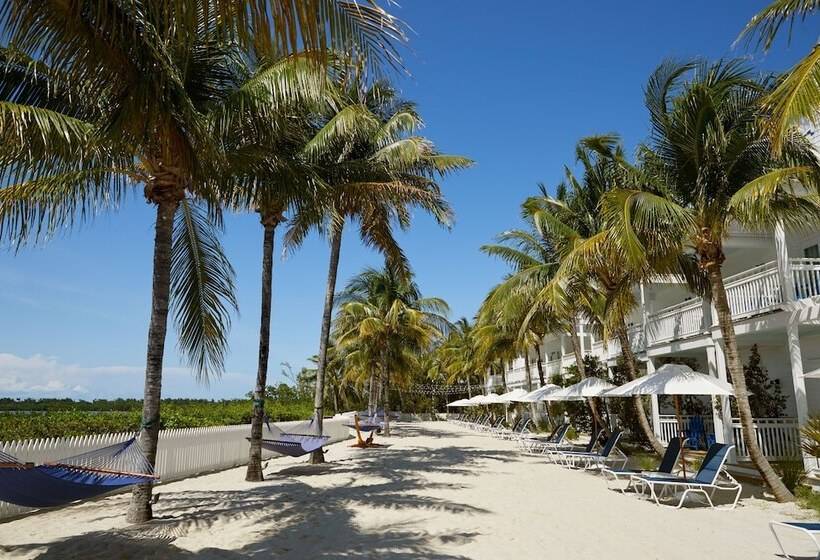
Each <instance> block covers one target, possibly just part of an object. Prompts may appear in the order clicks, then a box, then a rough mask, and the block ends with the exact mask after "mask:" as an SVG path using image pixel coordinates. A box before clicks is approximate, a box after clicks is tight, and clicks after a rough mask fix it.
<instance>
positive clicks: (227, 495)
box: [0, 424, 510, 560]
mask: <svg viewBox="0 0 820 560" xmlns="http://www.w3.org/2000/svg"><path fill="white" fill-rule="evenodd" d="M397 432H398V433H397V435H399V434H400V435H401V436H403V437H420V436H424V437H440V436H441V434H439V433H437V431H436V430H430V429H428V428H425V427H423V426H418V425H406V424H405V425H401V427H400V429H399V430H398V431H397ZM406 443H412V442H411V441H407V442H406ZM508 460H510V456H509V454H508V453H504V452H501V451H492V450H490V451H488V450H482V449H476V448H471V447H466V446H464V447H461V446H458V447H445V448H440V449H430V448H422V447H419V448H410V449H407V448H404V449H397V448H396V447H392V448H391V447H385V448H377V449H368V450H361V451H360V452H357V453H356V454H355V455H354V456H353V457H351V458H348V459H344V460H340V461H338V462H334V463H328V464H325V465H306V464H305V465H296V466H290V467H287V468H283V469H281V470H279V471H274V472H272V473H270V474H268V475H267V482H266V483H264V484H263V485H260V486H255V487H253V488H249V489H247V490H241V491H239V490H238V491H225V490H214V491H189V492H162V493H161V494H162V495H161V499H160V501H159V503H158V504H157V505H156V506H155V515H156V519H155V520H154V521H153V522H151V523H150V524H147V525H144V526H135V527H128V528H126V529H122V530H115V531H103V532H91V533H86V534H83V535H78V536H74V537H70V538H67V539H64V540H61V541H57V542H54V543H48V544H45V543H43V544H32V545H24V546H16V547H6V548H3V547H0V552H2V553H3V554H6V555H8V557H10V558H14V557H15V556H16V555H18V554H19V555H23V554H26V555H31V553H32V552H34V553H35V554H36V553H37V552H39V556H36V557H37V558H41V559H55V560H56V559H60V560H65V559H71V558H82V559H84V560H96V559H102V558H112V557H117V558H150V559H151V560H165V559H185V558H193V557H196V558H204V559H238V558H271V557H276V558H285V559H300V560H301V559H308V558H322V559H336V558H338V559H342V558H346V559H351V558H353V559H355V558H375V557H386V558H391V559H395V560H405V559H406V560H409V559H411V558H412V559H416V558H426V559H430V560H454V559H460V558H463V556H459V555H452V554H446V553H443V552H441V548H442V546H444V545H448V546H453V545H461V544H466V543H469V542H471V541H472V540H473V539H474V538H475V537H476V536H478V535H477V533H469V532H463V533H458V532H455V533H453V532H452V531H451V532H446V533H442V534H432V533H429V532H427V531H424V530H423V529H421V528H418V527H415V526H414V524H413V523H412V522H402V523H390V522H386V523H384V524H381V525H379V526H378V527H367V528H366V527H362V526H360V525H359V524H357V523H356V518H355V517H356V512H357V511H362V510H366V509H370V508H379V509H384V510H412V511H414V512H415V513H417V514H420V515H422V516H423V515H424V513H425V512H428V513H431V512H448V513H452V514H459V515H482V514H486V513H489V511H487V510H484V509H481V508H477V507H473V506H470V505H468V504H463V503H458V502H454V501H451V500H447V499H444V498H441V497H437V496H436V495H435V494H436V490H437V489H443V488H446V489H455V488H459V487H464V486H465V485H467V484H468V483H469V482H468V481H469V477H472V476H475V475H476V474H477V473H478V472H480V471H481V470H482V469H486V468H488V463H489V462H492V461H508ZM431 472H435V473H439V474H441V473H444V474H449V475H454V476H455V477H458V479H457V482H456V481H454V482H453V483H447V484H444V483H438V482H432V481H431V480H430V479H429V474H430V473H431ZM331 474H332V475H333V476H334V477H335V480H334V482H333V483H332V485H331V483H329V482H327V481H324V480H323V478H324V477H325V476H326V475H331ZM309 482H310V484H309ZM312 484H315V486H313V485H312ZM122 513H123V512H122V511H120V510H113V509H110V508H108V510H107V511H101V514H102V515H100V516H99V517H98V518H97V521H99V520H104V519H106V518H115V517H118V516H121V515H122ZM390 517H391V518H392V516H390ZM226 524H227V527H228V528H229V529H228V530H229V531H230V532H231V536H230V537H228V536H226V539H230V538H233V539H239V538H240V535H241V538H243V539H244V540H242V541H241V542H231V541H229V540H228V541H226V542H225V548H224V549H223V548H206V549H200V550H197V551H196V552H195V553H194V552H190V551H188V550H183V549H181V548H179V547H178V546H176V545H175V544H174V541H175V540H177V539H186V538H190V539H195V538H196V533H197V532H202V531H211V530H214V531H219V530H225V529H223V528H225V527H226ZM454 524H457V523H454ZM234 529H236V530H234ZM185 544H186V546H187V547H188V548H194V547H195V544H194V545H193V546H192V543H191V541H188V542H186V543H185ZM4 557H5V556H4Z"/></svg>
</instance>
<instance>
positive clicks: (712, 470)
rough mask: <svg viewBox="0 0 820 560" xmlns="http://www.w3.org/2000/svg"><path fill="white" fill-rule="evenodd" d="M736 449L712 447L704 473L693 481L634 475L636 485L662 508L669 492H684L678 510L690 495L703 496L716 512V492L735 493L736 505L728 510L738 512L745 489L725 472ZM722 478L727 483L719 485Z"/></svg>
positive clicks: (702, 471) (696, 476) (707, 454)
mask: <svg viewBox="0 0 820 560" xmlns="http://www.w3.org/2000/svg"><path fill="white" fill-rule="evenodd" d="M733 447H734V445H728V444H725V443H715V444H713V445H712V446H711V447H709V450H708V451H707V452H706V457H704V459H703V463H701V465H700V469H698V472H697V474H695V476H694V477H692V478H683V477H676V476H667V475H660V474H659V475H646V474H640V475H632V479H631V480H632V483H633V484H634V485H635V486H636V487H638V486H640V487H641V490H642V491H644V490H646V489H648V490H649V492H650V495H651V497H652V499H653V500H655V503H656V504H658V505H660V503H661V502H660V499H661V498H663V497H664V496H665V495H666V493H667V492H668V491H670V490H672V491H682V494H681V497H680V501H679V502H678V505H677V506H675V507H677V508H680V507H682V506H683V503H684V501H686V498H687V496H689V495H690V494H701V495H702V496H704V497H705V498H706V501H707V502H708V503H709V506H710V507H711V508H713V509H716V508H715V504H714V503H713V502H712V496H713V495H714V493H715V492H716V491H718V490H724V491H727V492H735V498H734V500H733V501H732V505H731V506H729V507H728V508H726V509H734V508H735V506H736V505H737V501H738V500H739V499H740V492H741V491H742V490H743V487H742V486H741V485H740V483H739V482H738V481H737V480H735V479H734V478H733V477H732V475H730V474H729V473H728V472H726V469H725V465H726V459H727V458H728V456H729V451H731V450H732V448H733ZM721 476H723V478H724V479H725V481H724V482H723V483H720V482H719V479H720V477H721ZM659 490H660V492H659Z"/></svg>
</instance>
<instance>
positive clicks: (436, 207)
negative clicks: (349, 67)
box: [288, 82, 472, 463]
mask: <svg viewBox="0 0 820 560" xmlns="http://www.w3.org/2000/svg"><path fill="white" fill-rule="evenodd" d="M340 97H343V98H344V103H342V104H340V105H339V108H338V110H337V111H336V112H335V113H333V114H332V115H330V116H329V118H328V119H327V122H326V123H325V125H324V126H323V127H322V128H321V130H319V132H318V133H317V134H316V136H315V137H314V138H313V139H312V140H311V141H310V142H309V143H308V145H307V146H306V147H305V153H306V154H307V155H308V157H309V158H310V159H311V160H312V161H314V162H315V164H316V165H317V166H319V167H320V174H321V176H322V180H323V182H324V183H325V184H327V185H328V186H329V187H330V188H331V190H332V193H331V195H330V196H329V197H328V200H327V203H326V204H325V205H323V206H321V207H319V208H315V207H314V208H309V209H305V210H304V211H303V212H300V213H299V214H297V216H295V218H294V220H293V223H292V226H291V229H290V231H289V233H288V243H289V244H290V245H298V244H299V243H301V241H302V240H303V239H304V238H305V236H306V235H307V233H308V232H309V231H310V230H311V229H313V228H316V227H318V228H320V229H322V230H323V231H325V232H327V233H328V235H329V238H330V239H329V242H330V260H329V263H328V276H327V285H326V289H325V301H324V309H323V312H322V327H321V334H320V339H319V363H318V372H317V380H316V394H315V398H314V408H315V411H314V422H315V426H316V430H317V432H321V430H322V415H323V412H322V408H323V402H324V370H325V365H326V362H327V346H328V341H329V338H330V327H331V319H332V314H333V302H334V292H335V289H336V276H337V272H338V268H339V257H340V253H341V244H342V233H343V228H344V226H345V222H346V221H347V220H348V219H354V220H356V221H358V222H359V231H360V237H361V239H362V241H363V242H364V243H365V245H368V246H372V247H375V248H377V249H379V250H380V251H381V252H383V253H384V254H385V256H386V257H387V258H388V260H389V261H390V262H391V266H399V267H402V266H404V267H406V259H405V257H404V254H403V252H402V250H401V248H400V247H399V246H398V244H397V243H396V241H395V239H394V238H393V228H394V224H397V225H398V226H399V227H400V228H402V229H407V228H409V226H410V208H413V207H416V208H420V209H422V210H424V211H425V212H427V213H429V214H430V215H432V216H433V217H434V218H435V219H436V221H437V222H438V223H439V224H441V225H445V226H447V225H449V224H450V222H451V211H450V208H449V205H448V204H447V202H446V201H445V199H444V198H443V196H442V195H441V191H440V189H439V186H438V184H437V183H436V181H435V179H436V178H438V177H442V176H444V175H445V174H447V173H449V172H452V171H455V170H457V169H462V168H465V167H468V166H469V165H471V163H472V162H471V161H470V160H468V159H466V158H463V157H460V156H451V155H446V154H441V153H439V152H438V151H437V150H436V149H435V147H434V146H433V144H432V142H430V141H429V140H427V139H426V138H423V137H421V136H418V135H416V134H415V131H416V130H417V129H418V128H419V127H420V126H422V124H423V123H422V121H421V118H420V117H419V115H418V113H417V112H416V109H415V107H414V106H413V105H412V104H411V103H408V102H405V101H402V100H400V99H398V98H397V96H396V93H395V91H394V90H393V89H392V88H391V87H390V86H389V85H388V84H386V83H384V82H378V83H376V84H374V85H373V86H371V87H369V88H366V89H363V88H361V87H360V85H359V84H358V82H354V83H353V84H352V85H350V86H348V88H347V91H346V92H344V93H343V94H341V95H340ZM322 461H323V456H322V452H321V451H317V452H315V453H313V454H312V455H311V462H314V463H320V462H322Z"/></svg>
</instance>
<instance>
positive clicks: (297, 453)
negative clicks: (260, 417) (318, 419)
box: [248, 418, 330, 457]
mask: <svg viewBox="0 0 820 560" xmlns="http://www.w3.org/2000/svg"><path fill="white" fill-rule="evenodd" d="M265 423H266V424H267V425H268V431H269V432H272V433H273V434H274V436H273V437H272V438H271V439H263V440H262V447H263V448H264V449H267V450H268V451H273V452H275V453H280V454H282V455H288V456H290V457H301V456H302V455H307V454H308V453H313V452H314V451H317V450H319V449H321V448H322V446H323V445H324V444H325V443H327V440H329V439H330V436H317V435H315V434H311V433H309V432H311V431H313V420H312V419H311V421H310V422H303V423H302V424H299V425H297V426H294V427H293V428H292V429H291V431H290V432H285V431H283V430H282V429H280V428H278V427H277V426H273V427H271V425H270V422H268V419H267V418H265ZM248 439H250V438H248Z"/></svg>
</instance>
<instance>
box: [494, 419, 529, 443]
mask: <svg viewBox="0 0 820 560" xmlns="http://www.w3.org/2000/svg"><path fill="white" fill-rule="evenodd" d="M523 421H524V419H523V418H519V419H518V420H516V421H515V424H513V425H512V427H507V426H506V425H505V422H502V423H501V425H500V426H498V427H497V428H495V429H494V430H493V432H492V434H493V437H494V438H498V439H504V435H505V434H508V433H512V432H514V431H515V430H517V429H518V426H520V425H521V422H523Z"/></svg>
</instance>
